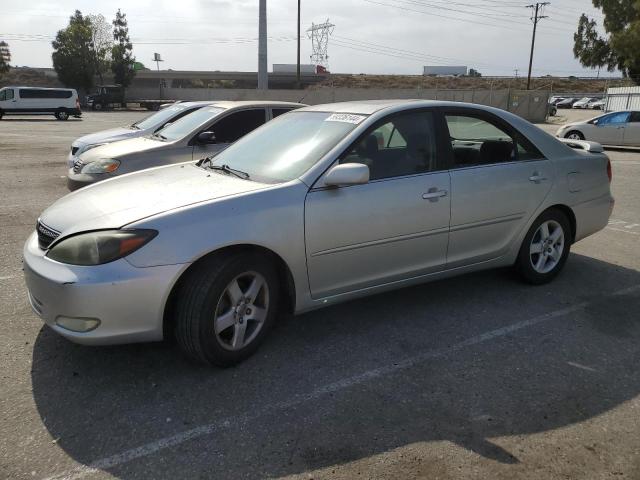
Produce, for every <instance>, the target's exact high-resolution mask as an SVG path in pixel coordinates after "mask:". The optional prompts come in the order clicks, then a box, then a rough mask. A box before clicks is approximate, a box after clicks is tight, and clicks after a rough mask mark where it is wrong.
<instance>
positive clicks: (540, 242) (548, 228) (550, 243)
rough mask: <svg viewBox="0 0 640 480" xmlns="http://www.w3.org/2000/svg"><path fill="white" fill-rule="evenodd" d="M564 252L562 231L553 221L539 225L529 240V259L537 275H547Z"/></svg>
mask: <svg viewBox="0 0 640 480" xmlns="http://www.w3.org/2000/svg"><path fill="white" fill-rule="evenodd" d="M563 252H564V230H563V229H562V226H561V225H560V224H559V223H558V222H556V221H555V220H547V221H545V222H543V223H542V224H540V226H539V227H538V229H537V230H536V233H535V234H534V235H533V237H532V238H531V245H530V246H529V259H530V261H531V266H532V267H533V269H534V270H535V271H536V272H538V273H549V272H550V271H552V270H553V269H554V268H555V267H556V265H558V263H559V262H560V259H561V258H562V253H563Z"/></svg>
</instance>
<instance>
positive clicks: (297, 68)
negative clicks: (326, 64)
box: [296, 0, 300, 88]
mask: <svg viewBox="0 0 640 480" xmlns="http://www.w3.org/2000/svg"><path fill="white" fill-rule="evenodd" d="M297 41H298V60H297V63H296V87H297V88H300V0H298V39H297Z"/></svg>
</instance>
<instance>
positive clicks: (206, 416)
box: [32, 254, 640, 478]
mask: <svg viewBox="0 0 640 480" xmlns="http://www.w3.org/2000/svg"><path fill="white" fill-rule="evenodd" d="M639 284H640V273H639V272H637V271H634V270H629V269H625V268H622V267H619V266H616V265H612V264H609V263H605V262H601V261H598V260H594V259H592V258H589V257H584V256H580V255H575V254H573V255H572V256H571V258H570V260H569V262H568V263H567V266H566V269H565V271H564V272H563V274H562V275H561V276H560V277H559V278H558V279H557V280H556V281H555V282H553V283H552V284H550V285H547V286H543V287H531V286H527V285H523V284H521V283H519V282H517V281H514V279H513V277H512V275H511V274H510V273H509V272H508V271H491V272H483V273H479V274H472V275H467V276H462V277H458V278H454V279H449V280H445V281H440V282H434V283H430V284H425V285H422V286H418V287H413V288H409V289H404V290H399V291H396V292H391V293H388V294H383V295H378V296H375V297H370V298H369V299H364V300H358V301H353V302H349V303H347V304H343V305H339V306H335V307H331V308H328V309H325V310H322V311H317V312H312V313H309V314H306V315H302V316H300V317H297V318H289V319H285V320H283V321H282V322H281V323H280V324H279V325H278V327H277V328H276V329H275V330H274V331H273V333H272V335H271V337H270V339H269V340H268V341H267V342H266V344H265V345H264V346H263V348H261V350H260V351H259V352H258V353H257V354H256V355H255V356H254V357H252V358H251V359H249V360H248V361H247V362H245V363H243V364H241V365H239V366H237V367H235V368H232V369H226V370H219V369H209V368H204V367H200V366H197V365H195V366H194V365H192V364H189V363H187V362H186V361H185V360H183V359H182V357H181V356H180V354H179V353H178V352H177V350H176V349H175V348H174V347H173V346H171V345H169V344H152V345H132V346H121V347H109V348H106V347H103V348H97V347H93V348H89V347H81V346H77V345H73V344H71V343H69V342H67V341H66V340H64V339H62V338H60V337H58V336H57V335H55V334H54V333H53V332H50V331H49V330H47V329H43V330H42V331H41V333H40V334H39V336H38V338H37V341H36V344H35V346H34V352H33V371H32V382H33V394H34V397H35V402H36V405H37V408H38V410H39V413H40V416H41V418H42V421H43V423H44V425H45V426H46V428H47V429H48V431H49V432H50V434H51V436H52V437H53V438H55V439H58V440H57V445H58V446H59V447H61V448H62V449H64V451H65V452H66V453H67V454H68V455H69V456H70V457H71V458H73V459H74V460H75V461H76V462H79V463H81V464H85V465H89V464H91V463H92V462H94V461H96V460H99V459H102V458H105V457H109V456H111V455H114V454H116V453H120V452H122V451H125V450H128V449H131V448H136V447H139V446H142V445H145V444H148V443H150V442H155V441H157V440H159V439H162V438H165V437H168V436H171V435H174V434H177V433H180V432H184V431H188V430H190V429H193V428H194V427H198V426H201V425H210V424H215V425H216V427H215V428H214V429H212V430H213V431H212V433H211V434H209V435H205V436H202V437H197V438H194V439H191V440H188V441H186V442H185V443H183V444H181V445H179V446H173V447H171V448H167V449H164V450H160V451H158V452H156V453H151V455H149V456H145V457H141V458H137V459H134V460H132V461H129V462H126V463H122V464H119V465H113V466H109V467H105V469H106V470H107V471H108V472H109V473H110V474H112V475H114V476H116V477H120V478H133V477H135V476H140V475H142V476H147V477H155V478H176V477H180V476H184V477H192V476H197V475H202V476H205V477H206V476H211V475H215V476H216V477H217V478H225V477H231V478H240V477H243V478H262V477H265V476H269V477H271V476H279V475H286V474H292V473H301V472H305V471H308V470H313V469H317V468H321V467H326V466H331V465H336V464H342V463H345V462H350V461H353V460H357V459H361V458H366V457H369V456H372V455H376V454H379V453H382V452H386V451H390V450H392V449H395V448H398V447H402V446H405V445H408V444H412V443H415V442H429V441H439V440H447V441H450V442H452V443H454V444H457V445H460V446H463V447H464V448H466V449H468V450H471V451H473V452H476V453H477V454H478V455H481V456H483V457H485V458H489V459H493V460H496V461H498V462H501V463H503V464H516V463H518V462H519V459H518V452H517V451H507V450H505V449H504V448H502V447H501V446H499V445H498V444H497V443H496V441H495V440H492V439H495V437H499V436H505V435H523V434H529V433H533V432H541V431H547V430H551V429H556V428H559V427H563V426H567V425H571V424H575V423H578V422H582V421H585V420H588V419H590V418H592V417H594V416H597V415H600V414H602V413H604V412H606V411H608V410H610V409H612V408H614V407H616V406H618V405H620V404H621V403H623V402H625V401H627V400H629V399H631V398H633V397H635V396H637V395H638V394H639V393H640V376H638V375H637V374H636V372H637V365H638V361H639V360H640V347H638V336H639V335H640V329H639V323H640V318H639V317H638V316H637V312H638V311H640V295H639V294H638V290H636V291H635V292H633V293H630V294H624V295H617V296H615V297H612V296H611V295H610V294H611V293H613V292H615V291H619V290H622V289H624V288H627V287H630V286H636V285H639ZM580 302H589V303H588V304H587V307H586V308H584V309H582V310H579V311H577V312H575V313H572V314H568V315H566V316H561V317H558V318H554V319H553V320H549V321H545V322H541V323H539V324H537V325H534V326H531V327H527V328H523V329H521V330H518V331H515V332H511V333H506V334H504V335H499V336H496V338H493V339H492V340H490V341H487V342H481V343H477V344H474V345H469V346H468V347H464V348H460V349H458V350H456V351H455V352H452V353H446V352H447V351H448V349H450V347H451V346H452V345H457V344H460V342H463V341H465V340H466V339H468V338H471V337H474V336H478V335H482V334H484V333H486V332H489V331H496V330H499V329H501V328H504V327H506V326H509V325H512V324H514V323H516V322H518V321H522V320H526V319H530V318H533V317H536V316H539V315H543V314H545V313H549V312H551V311H554V310H558V309H562V308H567V306H571V305H575V304H576V303H580ZM437 350H442V351H444V352H445V353H444V354H443V355H434V356H433V357H431V358H430V359H425V360H424V361H419V362H416V363H409V364H407V366H406V368H398V369H395V370H391V371H389V373H388V374H382V375H378V376H375V377H373V378H372V379H371V380H367V379H365V380H361V381H344V379H348V378H361V377H359V376H361V375H362V373H363V372H368V371H371V370H373V369H379V368H381V367H388V366H392V365H394V364H397V363H399V362H402V361H403V360H404V359H406V358H412V357H417V356H420V355H424V352H428V351H437ZM341 381H344V384H341V385H342V386H341V387H340V388H334V389H327V391H326V392H324V393H322V392H323V390H322V389H323V386H325V385H328V384H331V385H335V384H336V382H341ZM309 392H320V393H319V394H316V395H309V396H308V397H307V399H306V400H304V401H300V402H297V403H295V402H293V403H289V404H287V401H288V400H289V399H292V398H296V396H300V395H302V396H303V397H304V395H307V394H308V393H309ZM278 405H280V407H279V406H278ZM49 473H52V474H53V473H59V472H49Z"/></svg>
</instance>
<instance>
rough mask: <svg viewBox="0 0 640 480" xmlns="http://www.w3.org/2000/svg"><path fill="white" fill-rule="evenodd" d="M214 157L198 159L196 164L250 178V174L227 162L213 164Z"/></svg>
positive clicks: (244, 178) (246, 178)
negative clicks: (232, 166)
mask: <svg viewBox="0 0 640 480" xmlns="http://www.w3.org/2000/svg"><path fill="white" fill-rule="evenodd" d="M212 158H213V157H207V158H203V159H202V160H200V161H198V162H197V163H196V165H197V166H198V167H202V168H209V169H211V170H215V171H217V172H224V173H227V174H231V175H235V176H236V177H238V178H242V179H243V180H248V179H249V177H250V175H249V174H248V173H247V172H243V171H242V170H238V169H236V168H231V167H230V166H229V165H227V164H223V165H213V164H212V163H211V160H212Z"/></svg>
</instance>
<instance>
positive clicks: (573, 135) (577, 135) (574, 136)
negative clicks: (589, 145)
mask: <svg viewBox="0 0 640 480" xmlns="http://www.w3.org/2000/svg"><path fill="white" fill-rule="evenodd" d="M564 138H568V139H570V140H584V135H583V134H582V132H579V131H577V130H571V131H570V132H569V133H567V134H566V135H565V136H564Z"/></svg>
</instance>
